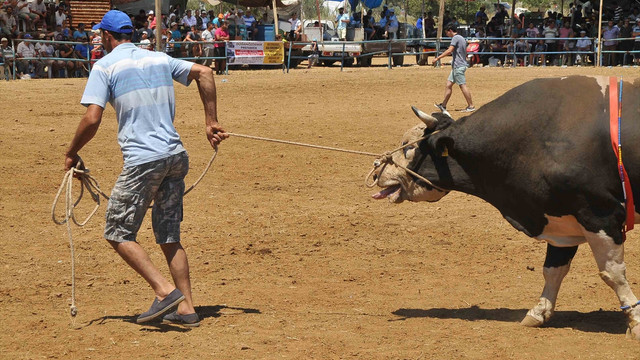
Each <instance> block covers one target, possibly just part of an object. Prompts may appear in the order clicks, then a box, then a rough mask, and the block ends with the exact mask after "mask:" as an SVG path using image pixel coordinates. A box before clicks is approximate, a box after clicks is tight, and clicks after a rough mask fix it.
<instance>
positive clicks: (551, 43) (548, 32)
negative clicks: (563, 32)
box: [542, 19, 558, 66]
mask: <svg viewBox="0 0 640 360" xmlns="http://www.w3.org/2000/svg"><path fill="white" fill-rule="evenodd" d="M542 36H543V37H544V38H545V40H544V43H545V44H546V45H547V52H549V53H551V54H548V55H547V60H549V65H554V63H555V59H556V57H557V54H554V53H555V52H557V51H558V40H556V39H557V38H558V29H557V28H556V22H555V21H554V20H553V19H550V20H549V21H548V22H547V26H546V27H545V28H544V30H543V31H542ZM545 65H546V63H543V64H542V66H545Z"/></svg>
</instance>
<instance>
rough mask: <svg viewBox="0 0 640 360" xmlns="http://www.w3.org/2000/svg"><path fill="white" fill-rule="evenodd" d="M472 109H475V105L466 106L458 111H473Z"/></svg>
mask: <svg viewBox="0 0 640 360" xmlns="http://www.w3.org/2000/svg"><path fill="white" fill-rule="evenodd" d="M474 111H476V108H475V106H467V108H466V109H464V110H460V112H474Z"/></svg>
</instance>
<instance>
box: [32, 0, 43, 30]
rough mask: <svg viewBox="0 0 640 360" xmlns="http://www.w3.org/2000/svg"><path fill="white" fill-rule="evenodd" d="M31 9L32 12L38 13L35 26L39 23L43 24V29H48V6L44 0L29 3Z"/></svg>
mask: <svg viewBox="0 0 640 360" xmlns="http://www.w3.org/2000/svg"><path fill="white" fill-rule="evenodd" d="M29 11H31V13H32V14H36V15H37V16H38V20H36V21H35V22H34V23H35V25H36V26H35V27H36V28H37V25H38V24H41V26H42V30H43V31H46V26H47V23H46V21H45V19H46V18H47V6H46V5H45V4H44V0H36V1H33V2H31V3H30V4H29Z"/></svg>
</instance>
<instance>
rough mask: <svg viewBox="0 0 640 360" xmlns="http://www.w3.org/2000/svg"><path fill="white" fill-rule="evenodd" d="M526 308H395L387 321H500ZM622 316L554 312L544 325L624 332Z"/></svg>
mask: <svg viewBox="0 0 640 360" xmlns="http://www.w3.org/2000/svg"><path fill="white" fill-rule="evenodd" d="M527 311H528V309H506V308H499V309H481V308H479V307H477V306H471V307H469V308H461V309H446V308H434V309H398V310H396V311H393V312H392V314H393V315H396V316H398V317H399V318H397V319H392V320H390V321H401V320H407V319H411V318H434V319H460V320H467V321H478V320H490V321H503V322H520V321H521V320H522V318H524V316H525V315H526V314H527ZM625 324H626V322H625V318H624V315H623V314H622V313H621V312H618V311H605V310H599V311H592V312H588V313H581V312H578V311H556V312H555V315H554V316H553V318H552V319H551V322H550V323H548V324H545V325H544V327H548V328H556V329H561V328H571V329H574V330H579V331H584V332H604V333H608V334H624V333H625V332H626V330H627V327H626V325H625Z"/></svg>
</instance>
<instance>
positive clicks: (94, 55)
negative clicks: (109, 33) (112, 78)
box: [91, 36, 105, 66]
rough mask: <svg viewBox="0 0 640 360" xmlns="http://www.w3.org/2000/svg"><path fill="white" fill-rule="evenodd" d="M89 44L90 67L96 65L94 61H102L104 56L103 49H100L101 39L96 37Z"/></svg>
mask: <svg viewBox="0 0 640 360" xmlns="http://www.w3.org/2000/svg"><path fill="white" fill-rule="evenodd" d="M91 44H92V45H93V48H92V49H91V66H93V64H95V63H96V61H98V60H100V59H102V58H103V57H104V55H105V53H104V49H103V48H102V37H101V36H96V37H94V38H93V40H91Z"/></svg>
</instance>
